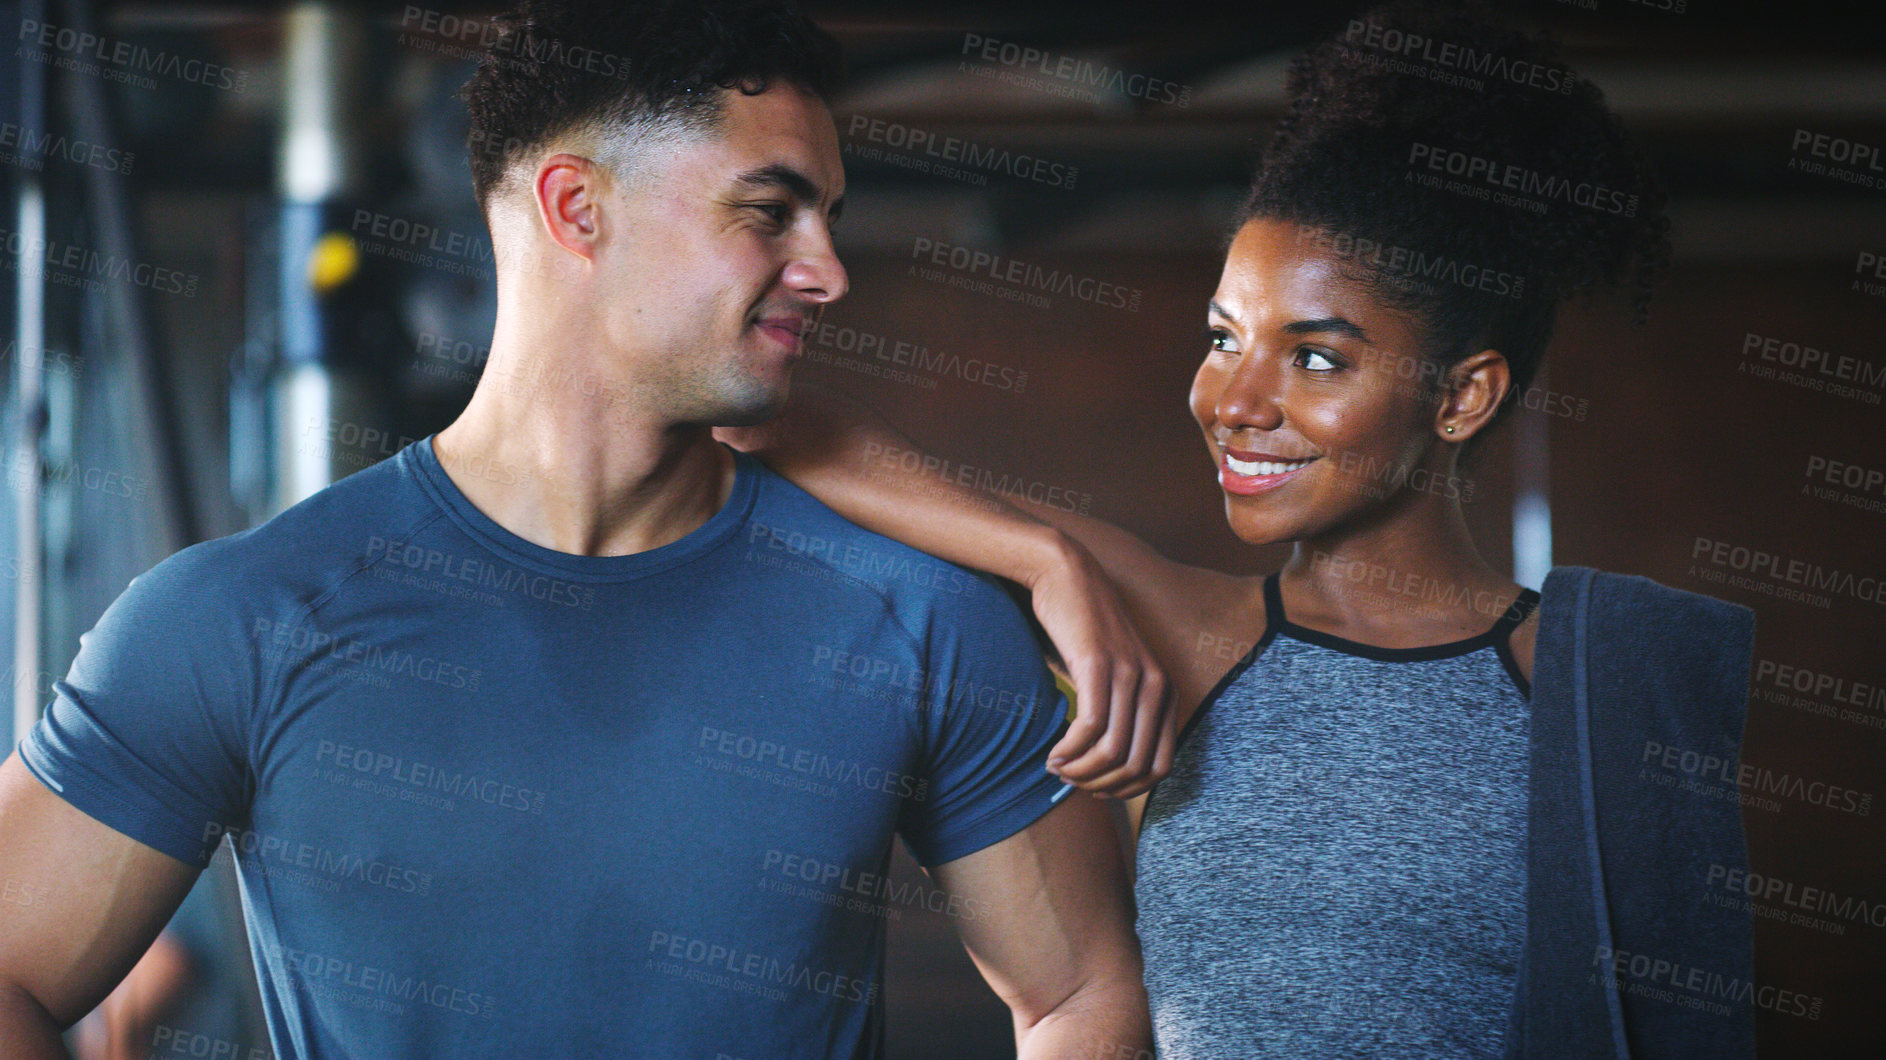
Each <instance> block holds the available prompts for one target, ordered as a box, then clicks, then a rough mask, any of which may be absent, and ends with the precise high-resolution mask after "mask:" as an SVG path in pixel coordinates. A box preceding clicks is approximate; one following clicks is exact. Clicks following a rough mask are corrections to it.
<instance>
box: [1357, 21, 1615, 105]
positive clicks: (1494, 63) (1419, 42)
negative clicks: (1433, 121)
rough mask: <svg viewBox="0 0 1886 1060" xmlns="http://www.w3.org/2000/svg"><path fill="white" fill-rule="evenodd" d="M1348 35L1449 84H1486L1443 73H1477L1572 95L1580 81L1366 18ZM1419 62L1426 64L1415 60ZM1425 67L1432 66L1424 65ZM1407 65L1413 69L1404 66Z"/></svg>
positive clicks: (1561, 72)
mask: <svg viewBox="0 0 1886 1060" xmlns="http://www.w3.org/2000/svg"><path fill="white" fill-rule="evenodd" d="M1343 40H1345V41H1347V42H1348V43H1350V44H1353V45H1357V46H1359V47H1366V48H1372V49H1374V50H1376V51H1378V52H1381V53H1383V54H1384V55H1387V56H1392V57H1394V59H1391V60H1388V62H1389V63H1390V64H1391V65H1392V68H1394V69H1396V70H1397V71H1398V72H1402V73H1413V74H1416V75H1417V76H1421V77H1427V78H1430V79H1431V80H1435V81H1442V82H1445V83H1449V84H1460V85H1462V86H1463V87H1467V88H1472V89H1474V90H1476V91H1478V90H1480V89H1482V88H1484V87H1485V86H1484V85H1483V84H1482V83H1480V82H1477V81H1474V80H1473V79H1472V78H1468V77H1459V76H1453V77H1449V76H1443V75H1444V74H1472V75H1474V76H1475V77H1489V78H1493V79H1494V80H1497V81H1508V82H1511V83H1512V84H1515V85H1520V86H1522V87H1525V88H1536V89H1539V90H1540V91H1543V92H1559V93H1563V94H1570V93H1571V91H1572V86H1573V85H1575V84H1577V83H1578V77H1577V75H1575V74H1573V73H1572V72H1571V71H1570V70H1567V69H1565V68H1563V67H1558V66H1546V65H1544V64H1541V63H1535V62H1532V61H1530V60H1526V59H1515V58H1513V57H1512V56H1508V55H1501V54H1499V53H1498V52H1490V51H1485V50H1483V49H1480V48H1476V47H1474V46H1473V45H1471V44H1460V43H1457V42H1454V41H1449V40H1439V39H1436V38H1434V37H1428V36H1424V35H1422V34H1419V33H1409V32H1406V31H1404V30H1400V29H1396V28H1395V27H1393V26H1383V25H1381V24H1380V23H1377V22H1372V21H1364V20H1362V19H1352V20H1351V21H1350V23H1349V26H1348V28H1347V29H1345V30H1344V31H1343ZM1370 58H1372V59H1373V58H1375V57H1373V56H1371V57H1370ZM1395 60H1401V62H1395ZM1416 63H1418V64H1420V66H1414V65H1412V64H1416ZM1421 66H1425V67H1427V68H1428V69H1425V70H1424V69H1421V68H1420V67H1421ZM1404 67H1408V68H1407V69H1404Z"/></svg>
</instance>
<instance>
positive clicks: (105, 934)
mask: <svg viewBox="0 0 1886 1060" xmlns="http://www.w3.org/2000/svg"><path fill="white" fill-rule="evenodd" d="M197 873H198V869H197V868H196V867H195V866H192V865H186V864H184V863H183V862H181V861H178V860H177V859H175V858H173V857H171V856H170V855H168V854H161V853H159V852H157V851H156V850H153V849H151V848H150V847H147V846H145V845H144V844H142V843H139V842H138V841H136V840H134V839H131V838H130V837H128V836H125V835H123V834H121V833H119V832H116V831H114V830H112V829H111V828H109V827H107V826H105V825H103V824H100V823H99V822H98V821H95V820H93V819H92V818H91V817H88V816H86V815H85V814H84V813H82V812H80V811H79V810H77V809H74V808H73V807H72V806H71V805H69V804H67V803H66V802H65V800H63V799H61V798H59V796H57V795H55V794H53V793H52V792H51V791H48V790H47V789H46V786H45V785H43V784H41V783H40V782H39V780H38V779H37V778H35V777H34V776H33V775H32V774H31V773H30V772H29V771H28V770H27V768H26V766H25V764H24V763H22V762H21V761H20V758H19V755H17V754H15V755H10V756H8V758H7V760H6V761H5V763H0V897H4V898H5V900H4V901H0V1056H4V1057H6V1058H7V1060H69V1055H68V1054H67V1052H66V1050H65V1046H64V1045H63V1044H62V1043H61V1042H60V1039H59V1036H60V1033H61V1032H62V1031H63V1030H64V1029H65V1028H67V1027H70V1026H71V1025H72V1024H74V1023H76V1022H77V1021H78V1020H79V1018H80V1017H82V1016H84V1015H85V1014H86V1013H87V1012H89V1011H91V1010H92V1008H93V1007H94V1006H96V1005H97V1004H98V1003H99V1002H100V1001H101V1000H103V999H104V997H105V995H107V994H109V993H110V992H111V989H112V987H114V986H116V985H117V984H118V981H119V980H121V979H123V978H124V976H125V974H126V973H127V972H129V971H130V970H131V967H132V966H133V965H135V964H136V963H137V960H138V957H139V956H140V955H141V954H143V953H144V951H145V949H146V948H148V947H149V946H150V944H151V940H152V939H154V938H156V937H157V933H158V932H159V931H160V930H162V929H163V926H164V925H165V924H166V923H167V922H169V920H170V917H171V914H172V913H175V912H176V910H177V906H178V905H180V904H181V903H182V902H183V899H184V896H185V895H187V894H188V893H189V892H190V886H191V884H192V883H193V882H195V880H196V878H197Z"/></svg>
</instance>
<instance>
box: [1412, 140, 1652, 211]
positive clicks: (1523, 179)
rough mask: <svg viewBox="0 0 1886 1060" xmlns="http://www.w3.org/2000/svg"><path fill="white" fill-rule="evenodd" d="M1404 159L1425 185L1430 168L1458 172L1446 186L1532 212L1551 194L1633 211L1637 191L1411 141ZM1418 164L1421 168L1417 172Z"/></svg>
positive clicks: (1542, 207)
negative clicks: (1455, 181) (1455, 183)
mask: <svg viewBox="0 0 1886 1060" xmlns="http://www.w3.org/2000/svg"><path fill="white" fill-rule="evenodd" d="M1408 165H1409V167H1410V169H1411V170H1412V172H1410V174H1409V176H1410V177H1411V178H1425V179H1423V180H1422V183H1424V184H1426V185H1427V186H1430V187H1433V186H1437V185H1435V184H1434V183H1433V182H1434V181H1436V180H1438V179H1439V178H1438V177H1437V176H1434V174H1441V173H1445V174H1446V175H1448V176H1450V177H1459V178H1461V180H1463V181H1465V182H1466V185H1467V186H1466V187H1465V188H1462V189H1454V188H1450V189H1448V190H1463V191H1468V192H1485V193H1491V195H1492V197H1493V198H1494V199H1495V201H1499V202H1503V203H1506V204H1507V205H1510V206H1519V207H1522V208H1525V209H1529V210H1532V211H1533V212H1535V213H1544V212H1545V206H1546V202H1547V201H1552V200H1556V201H1559V202H1564V203H1569V204H1571V205H1573V206H1582V207H1585V208H1586V209H1590V210H1597V211H1599V212H1600V213H1614V214H1619V215H1621V216H1624V217H1635V216H1637V196H1635V195H1626V194H1625V193H1624V192H1623V191H1622V190H1621V189H1618V188H1608V187H1605V186H1604V185H1602V184H1593V183H1591V182H1589V181H1578V182H1576V183H1574V182H1572V181H1570V180H1567V179H1565V178H1564V177H1561V176H1559V175H1558V174H1556V173H1542V172H1540V171H1539V170H1536V169H1528V168H1527V167H1525V166H1522V165H1518V164H1516V163H1511V162H1501V161H1498V160H1497V159H1492V158H1487V157H1486V156H1484V155H1476V154H1473V153H1471V152H1468V151H1458V150H1455V149H1453V148H1449V147H1442V146H1439V145H1436V144H1425V143H1420V142H1418V141H1417V142H1415V143H1413V144H1410V145H1409V148H1408ZM1422 170H1426V171H1427V172H1426V173H1423V172H1422ZM1508 192H1511V193H1515V194H1516V195H1517V196H1518V197H1515V194H1507V193H1508ZM1480 197H1483V198H1484V197H1486V196H1485V195H1482V196H1480Z"/></svg>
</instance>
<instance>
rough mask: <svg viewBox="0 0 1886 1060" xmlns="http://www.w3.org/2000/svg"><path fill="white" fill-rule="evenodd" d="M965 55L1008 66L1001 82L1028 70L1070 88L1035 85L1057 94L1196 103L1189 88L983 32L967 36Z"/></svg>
mask: <svg viewBox="0 0 1886 1060" xmlns="http://www.w3.org/2000/svg"><path fill="white" fill-rule="evenodd" d="M962 54H963V55H965V56H973V57H974V58H977V59H980V60H982V61H983V62H985V63H995V64H998V65H1000V66H1003V67H1006V68H1007V69H1006V70H1004V71H1001V72H999V73H996V74H994V75H993V76H995V78H996V79H997V80H1000V81H1009V80H1010V79H1011V77H1012V76H1013V74H1015V73H1019V72H1021V71H1027V72H1028V73H1030V74H1040V75H1041V76H1043V77H1047V78H1051V79H1053V80H1056V81H1061V82H1064V83H1065V86H1066V87H1065V90H1063V91H1055V89H1054V88H1053V87H1051V86H1049V85H1046V84H1040V83H1037V84H1035V85H1034V86H1033V87H1036V88H1040V89H1043V90H1045V91H1050V92H1054V93H1055V94H1057V95H1067V96H1076V97H1079V98H1082V99H1087V100H1090V101H1091V100H1094V99H1095V98H1096V97H1097V96H1098V95H1099V93H1101V92H1107V93H1112V94H1117V95H1123V96H1128V97H1131V98H1134V99H1143V100H1145V101H1147V102H1148V103H1165V104H1169V105H1171V106H1174V107H1185V106H1187V105H1189V104H1190V103H1191V101H1192V89H1191V86H1189V85H1181V84H1178V83H1177V82H1173V81H1165V80H1161V79H1160V78H1157V77H1148V76H1147V75H1145V74H1130V73H1127V72H1126V71H1124V70H1119V69H1116V68H1114V67H1111V66H1107V65H1105V64H1103V63H1095V62H1090V61H1088V60H1086V59H1077V58H1075V57H1074V56H1072V55H1055V54H1054V53H1052V52H1049V51H1046V50H1045V49H1042V48H1036V47H1033V46H1031V45H1026V44H1017V43H1015V42H1014V41H1005V40H998V39H997V38H995V37H985V36H983V35H982V34H980V33H965V34H963V50H962ZM959 69H962V70H963V71H964V72H966V73H971V74H974V75H976V76H978V77H987V76H991V74H990V73H986V72H985V71H984V69H981V68H977V67H973V66H969V65H968V64H967V63H966V62H965V63H963V64H962V65H961V66H959ZM1004 74H1007V75H1010V76H1003V75H1004Z"/></svg>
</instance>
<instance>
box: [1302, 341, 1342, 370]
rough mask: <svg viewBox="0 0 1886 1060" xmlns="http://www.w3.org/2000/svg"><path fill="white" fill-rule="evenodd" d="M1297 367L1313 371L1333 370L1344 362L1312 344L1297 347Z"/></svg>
mask: <svg viewBox="0 0 1886 1060" xmlns="http://www.w3.org/2000/svg"><path fill="white" fill-rule="evenodd" d="M1297 367H1298V368H1307V369H1309V370H1310V371H1312V372H1333V371H1335V370H1336V369H1338V368H1341V367H1342V363H1341V362H1340V361H1338V360H1336V358H1335V357H1334V356H1332V355H1331V354H1329V353H1327V352H1325V351H1323V350H1319V349H1316V348H1315V347H1312V346H1302V347H1299V348H1298V349H1297Z"/></svg>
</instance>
